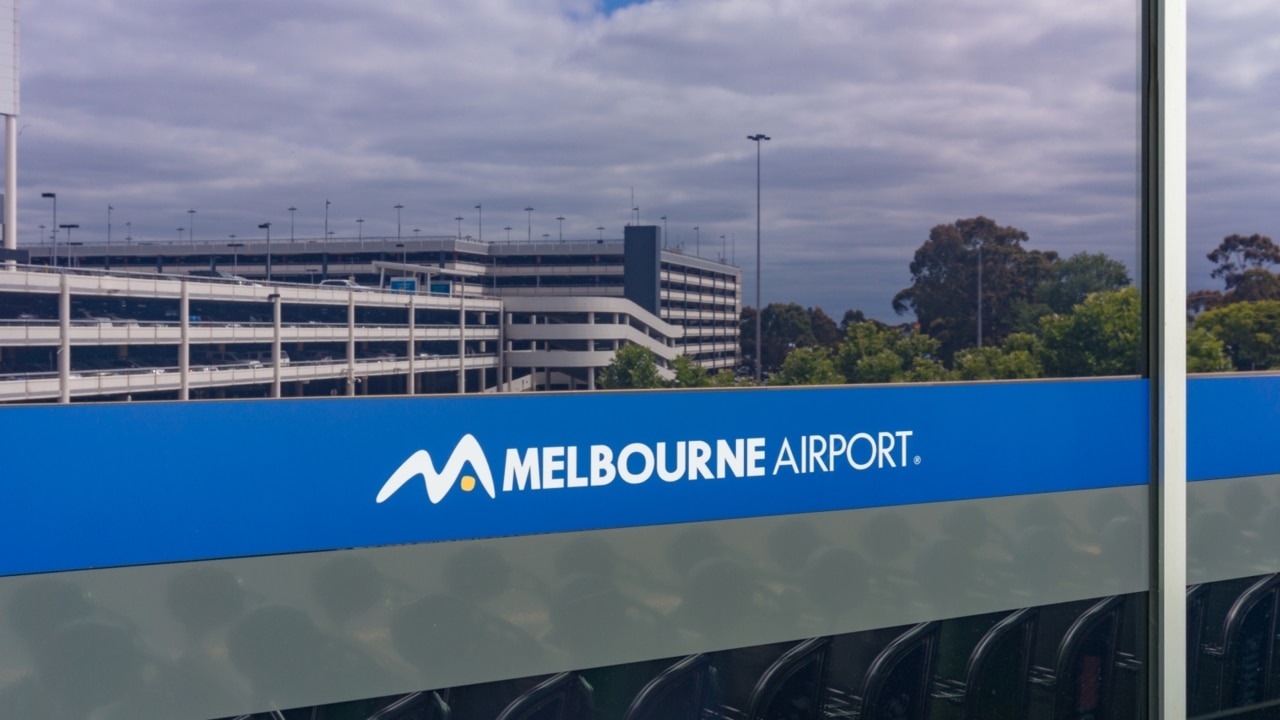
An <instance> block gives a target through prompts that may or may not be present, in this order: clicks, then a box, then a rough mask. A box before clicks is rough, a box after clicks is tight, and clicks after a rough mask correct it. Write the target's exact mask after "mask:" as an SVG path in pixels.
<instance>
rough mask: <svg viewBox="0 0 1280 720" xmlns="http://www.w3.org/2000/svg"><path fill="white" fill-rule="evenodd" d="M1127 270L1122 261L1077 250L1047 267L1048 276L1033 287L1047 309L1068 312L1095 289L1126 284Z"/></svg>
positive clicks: (1038, 301)
mask: <svg viewBox="0 0 1280 720" xmlns="http://www.w3.org/2000/svg"><path fill="white" fill-rule="evenodd" d="M1131 284H1133V281H1132V280H1130V279H1129V270H1128V269H1127V268H1125V266H1124V263H1122V262H1119V261H1118V260H1112V259H1111V258H1109V257H1107V256H1106V254H1104V253H1096V254H1091V253H1087V252H1082V253H1076V254H1075V255H1072V256H1071V257H1069V258H1067V259H1066V260H1062V261H1060V262H1056V263H1054V264H1053V265H1052V266H1051V267H1050V268H1049V277H1048V279H1046V280H1045V281H1044V282H1042V283H1040V284H1039V285H1038V286H1036V292H1035V301H1036V302H1037V303H1041V304H1043V305H1045V306H1046V307H1048V309H1049V312H1054V313H1068V312H1071V309H1072V308H1073V307H1075V306H1076V305H1079V304H1080V303H1082V302H1084V300H1085V298H1087V297H1088V296H1089V295H1092V294H1093V293H1096V292H1106V291H1110V290H1120V289H1122V288H1126V287H1129V286H1130V285H1131Z"/></svg>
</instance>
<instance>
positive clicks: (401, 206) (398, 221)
mask: <svg viewBox="0 0 1280 720" xmlns="http://www.w3.org/2000/svg"><path fill="white" fill-rule="evenodd" d="M403 209H404V206H403V205H401V204H400V203H396V240H399V239H400V211H401V210H403Z"/></svg>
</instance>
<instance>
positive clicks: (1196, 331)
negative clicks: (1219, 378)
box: [1187, 326, 1231, 373]
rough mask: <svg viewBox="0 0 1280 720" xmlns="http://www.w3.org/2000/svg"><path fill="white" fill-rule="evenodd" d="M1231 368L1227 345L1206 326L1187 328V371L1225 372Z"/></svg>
mask: <svg viewBox="0 0 1280 720" xmlns="http://www.w3.org/2000/svg"><path fill="white" fill-rule="evenodd" d="M1230 369H1231V359H1230V358H1228V357H1227V351H1226V346H1225V345H1224V344H1223V342H1222V341H1221V340H1219V339H1218V338H1217V337H1215V336H1214V335H1213V333H1211V332H1209V331H1208V330H1207V329H1206V328H1204V327H1200V326H1196V327H1192V328H1189V329H1188V330H1187V372H1193V373H1195V372H1199V373H1207V372H1225V371H1227V370H1230Z"/></svg>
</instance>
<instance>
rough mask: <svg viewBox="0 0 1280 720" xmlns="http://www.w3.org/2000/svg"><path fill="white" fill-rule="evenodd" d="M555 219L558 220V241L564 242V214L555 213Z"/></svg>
mask: <svg viewBox="0 0 1280 720" xmlns="http://www.w3.org/2000/svg"><path fill="white" fill-rule="evenodd" d="M556 220H559V221H560V242H564V216H563V215H557V216H556Z"/></svg>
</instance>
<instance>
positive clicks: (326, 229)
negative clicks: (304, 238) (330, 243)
mask: <svg viewBox="0 0 1280 720" xmlns="http://www.w3.org/2000/svg"><path fill="white" fill-rule="evenodd" d="M324 239H325V240H328V239H329V201H328V200H325V201H324Z"/></svg>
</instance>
